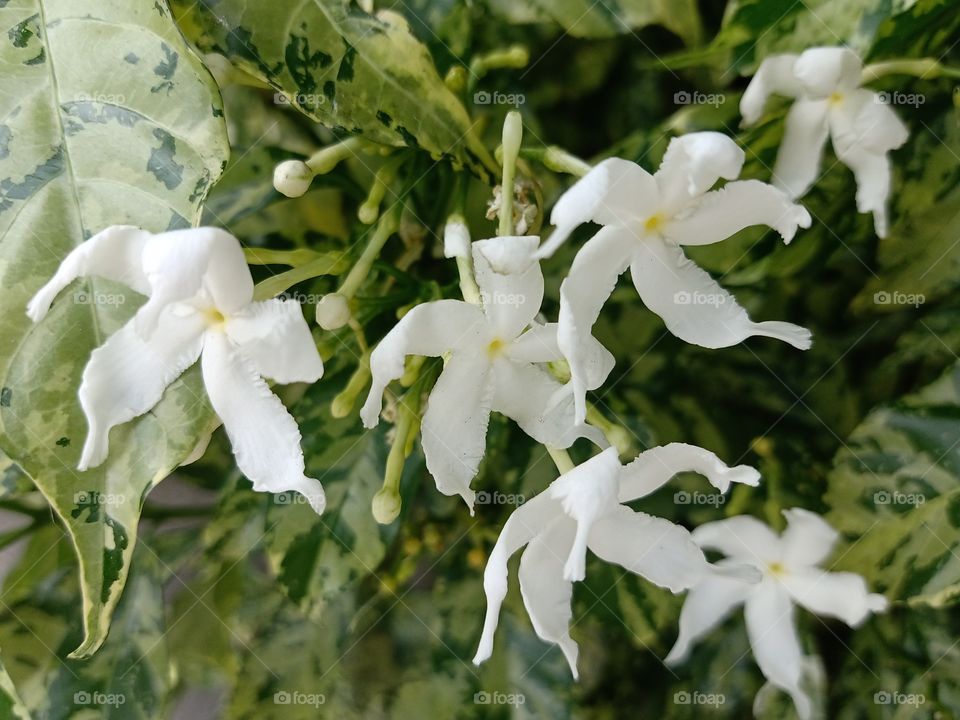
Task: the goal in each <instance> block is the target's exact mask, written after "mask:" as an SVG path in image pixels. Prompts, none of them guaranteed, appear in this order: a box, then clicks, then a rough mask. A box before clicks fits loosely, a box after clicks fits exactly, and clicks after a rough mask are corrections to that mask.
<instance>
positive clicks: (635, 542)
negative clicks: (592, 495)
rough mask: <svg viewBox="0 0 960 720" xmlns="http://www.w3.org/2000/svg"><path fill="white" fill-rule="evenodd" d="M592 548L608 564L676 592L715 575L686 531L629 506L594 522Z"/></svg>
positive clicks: (590, 539)
mask: <svg viewBox="0 0 960 720" xmlns="http://www.w3.org/2000/svg"><path fill="white" fill-rule="evenodd" d="M589 547H590V549H591V550H592V551H593V552H594V553H596V555H597V556H598V557H600V558H602V559H604V560H606V561H607V562H612V563H616V564H617V565H622V566H623V567H624V568H626V569H627V570H629V571H630V572H633V573H636V574H637V575H640V576H642V577H644V578H646V579H647V580H649V581H650V582H652V583H654V584H655V585H659V586H660V587H665V588H667V589H668V590H670V591H671V592H675V593H676V592H680V591H681V590H686V589H688V588H691V587H693V586H694V585H696V584H697V583H699V582H701V581H702V580H704V579H705V578H707V577H712V576H713V575H712V568H711V566H710V564H709V563H708V562H707V559H706V557H704V555H703V550H701V549H700V547H699V546H698V545H697V544H696V543H695V542H694V541H693V538H692V537H691V536H690V532H689V531H688V530H687V529H686V528H684V527H681V526H680V525H677V524H675V523H672V522H670V521H669V520H664V519H663V518H658V517H654V516H652V515H647V514H646V513H641V512H634V511H633V510H631V509H630V508H628V507H626V506H625V505H618V506H617V508H616V510H615V511H614V512H612V513H609V514H607V515H604V516H603V517H602V518H600V519H599V520H597V521H596V522H595V523H593V527H592V529H591V531H590V538H589Z"/></svg>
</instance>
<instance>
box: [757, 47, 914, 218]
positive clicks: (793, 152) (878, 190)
mask: <svg viewBox="0 0 960 720" xmlns="http://www.w3.org/2000/svg"><path fill="white" fill-rule="evenodd" d="M862 70H863V64H862V63H861V62H860V58H859V57H857V55H856V54H855V53H854V52H853V51H851V50H848V49H847V48H841V47H821V48H811V49H810V50H807V51H806V52H804V53H802V54H801V55H799V56H798V55H774V56H772V57H768V58H765V59H764V61H763V62H762V63H761V64H760V67H759V68H758V69H757V73H756V75H754V76H753V79H752V80H751V81H750V84H749V85H748V86H747V89H746V91H745V92H744V93H743V97H742V98H741V100H740V113H741V114H742V115H743V120H744V122H745V123H747V124H752V123H755V122H756V121H757V120H759V119H760V115H761V114H762V112H763V107H764V105H766V103H767V98H769V96H770V95H771V94H777V95H786V96H788V97H792V98H796V102H794V103H793V105H792V106H791V108H790V111H789V112H788V113H787V119H786V126H785V128H784V133H783V141H782V142H781V143H780V149H779V152H778V154H777V161H776V164H775V166H774V168H773V182H774V184H775V185H776V186H777V187H780V188H783V189H784V190H785V191H786V192H787V193H788V194H789V195H790V197H794V198H797V197H800V196H801V195H803V194H804V193H805V192H806V191H807V190H808V189H809V187H810V186H811V185H812V184H813V182H814V181H815V180H816V178H817V174H818V173H819V169H820V159H821V157H822V155H823V146H824V143H826V141H827V136H828V135H829V136H830V139H831V141H832V143H833V150H834V152H835V153H836V154H837V158H838V159H839V160H840V161H841V162H843V164H844V165H846V166H847V167H849V168H850V169H851V170H852V171H853V174H854V175H855V177H856V180H857V209H858V210H859V211H860V212H862V213H867V212H872V213H873V223H874V228H875V230H876V232H877V235H879V236H880V237H884V236H885V235H886V234H887V211H886V203H887V197H888V196H889V195H890V161H889V159H888V158H887V153H888V152H890V151H891V150H895V149H896V148H898V147H900V146H901V145H903V143H905V142H906V141H907V137H908V132H907V128H906V126H905V125H904V124H903V123H902V122H901V121H900V119H899V118H898V117H897V114H896V113H895V112H894V111H893V110H892V109H891V108H890V106H889V105H888V104H886V103H884V102H883V98H882V97H881V96H879V95H878V94H877V93H875V92H873V91H871V90H867V89H864V88H862V87H860V82H861V73H862Z"/></svg>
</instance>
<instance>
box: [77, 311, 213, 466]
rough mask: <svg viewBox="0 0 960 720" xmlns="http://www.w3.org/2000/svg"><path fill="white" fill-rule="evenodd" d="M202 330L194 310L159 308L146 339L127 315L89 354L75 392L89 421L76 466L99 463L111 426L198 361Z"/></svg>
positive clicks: (141, 409) (139, 410)
mask: <svg viewBox="0 0 960 720" xmlns="http://www.w3.org/2000/svg"><path fill="white" fill-rule="evenodd" d="M203 329H204V324H203V321H202V320H201V318H200V317H199V316H197V315H189V316H186V317H174V316H173V315H172V314H171V313H170V312H163V313H161V315H160V318H159V322H158V325H157V330H156V332H155V333H154V334H153V335H151V336H150V338H149V339H147V340H144V339H143V338H141V337H140V336H139V335H138V334H137V332H136V330H135V328H134V322H133V320H131V321H130V322H128V323H127V324H126V325H124V326H123V327H122V328H120V329H119V330H117V331H116V332H115V333H114V334H113V335H111V336H110V337H109V338H107V341H106V342H105V343H104V344H103V345H101V346H100V347H98V348H97V349H96V350H94V351H93V352H92V353H91V354H90V360H89V362H88V363H87V366H86V367H85V368H84V370H83V381H82V382H81V384H80V390H79V393H78V394H79V396H80V406H81V407H82V408H83V412H84V414H85V415H86V417H87V424H88V425H89V430H88V433H87V440H86V442H85V443H84V446H83V453H82V454H81V456H80V462H79V464H78V468H79V469H80V470H86V469H87V468H91V467H96V466H97V465H99V464H100V463H102V462H103V461H104V460H105V459H106V457H107V450H108V436H109V433H110V429H111V428H113V427H114V426H116V425H119V424H121V423H125V422H127V421H128V420H132V419H133V418H135V417H138V416H139V415H142V414H143V413H145V412H147V411H148V410H149V409H150V408H152V407H153V406H154V405H156V404H157V403H158V402H159V401H160V398H161V397H162V396H163V391H164V390H165V389H166V387H167V385H169V384H170V383H172V382H173V381H174V380H176V379H177V378H178V377H180V375H181V374H182V373H183V371H184V370H186V369H187V368H188V367H190V366H191V365H193V364H194V363H195V362H196V361H197V357H198V356H199V355H200V349H201V348H202V347H203Z"/></svg>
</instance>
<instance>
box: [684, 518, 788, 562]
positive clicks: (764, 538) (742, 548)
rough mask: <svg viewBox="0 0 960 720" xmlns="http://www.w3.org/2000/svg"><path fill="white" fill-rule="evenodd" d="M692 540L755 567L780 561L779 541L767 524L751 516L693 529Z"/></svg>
mask: <svg viewBox="0 0 960 720" xmlns="http://www.w3.org/2000/svg"><path fill="white" fill-rule="evenodd" d="M692 535H693V540H694V542H696V543H697V545H699V546H700V547H702V548H704V549H705V550H718V551H720V552H722V553H723V554H724V555H726V556H728V557H731V558H736V559H740V560H745V561H747V562H750V563H753V564H756V565H766V564H769V563H772V562H779V561H780V538H779V537H777V534H776V533H775V532H774V531H773V530H771V529H770V528H769V527H768V526H767V525H764V524H763V523H762V522H760V521H759V520H757V519H756V518H752V517H750V516H748V515H737V516H736V517H731V518H727V519H725V520H717V521H716V522H710V523H704V524H703V525H700V526H698V527H697V528H696V529H694V531H693V533H692Z"/></svg>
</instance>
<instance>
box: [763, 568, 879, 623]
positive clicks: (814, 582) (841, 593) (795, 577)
mask: <svg viewBox="0 0 960 720" xmlns="http://www.w3.org/2000/svg"><path fill="white" fill-rule="evenodd" d="M780 582H781V583H783V586H784V587H785V588H786V589H787V591H788V592H789V593H790V595H791V596H792V597H793V599H794V600H796V601H797V603H799V604H800V605H803V607H805V608H806V609H807V610H809V611H810V612H812V613H814V614H815V615H823V616H826V617H834V618H838V619H840V620H843V621H844V622H845V623H846V624H847V625H849V626H851V627H857V626H858V625H860V624H861V623H862V622H863V621H864V620H866V619H867V618H868V617H869V616H870V613H872V612H882V611H883V610H885V609H886V607H887V600H886V598H885V597H883V595H875V594H873V593H871V592H870V591H869V590H868V588H867V583H866V581H865V580H864V579H863V578H862V577H861V576H860V575H857V574H856V573H850V572H836V573H833V572H826V571H824V570H819V569H817V568H809V569H805V570H800V571H796V572H790V573H787V574H785V575H784V576H783V577H781V578H780Z"/></svg>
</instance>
